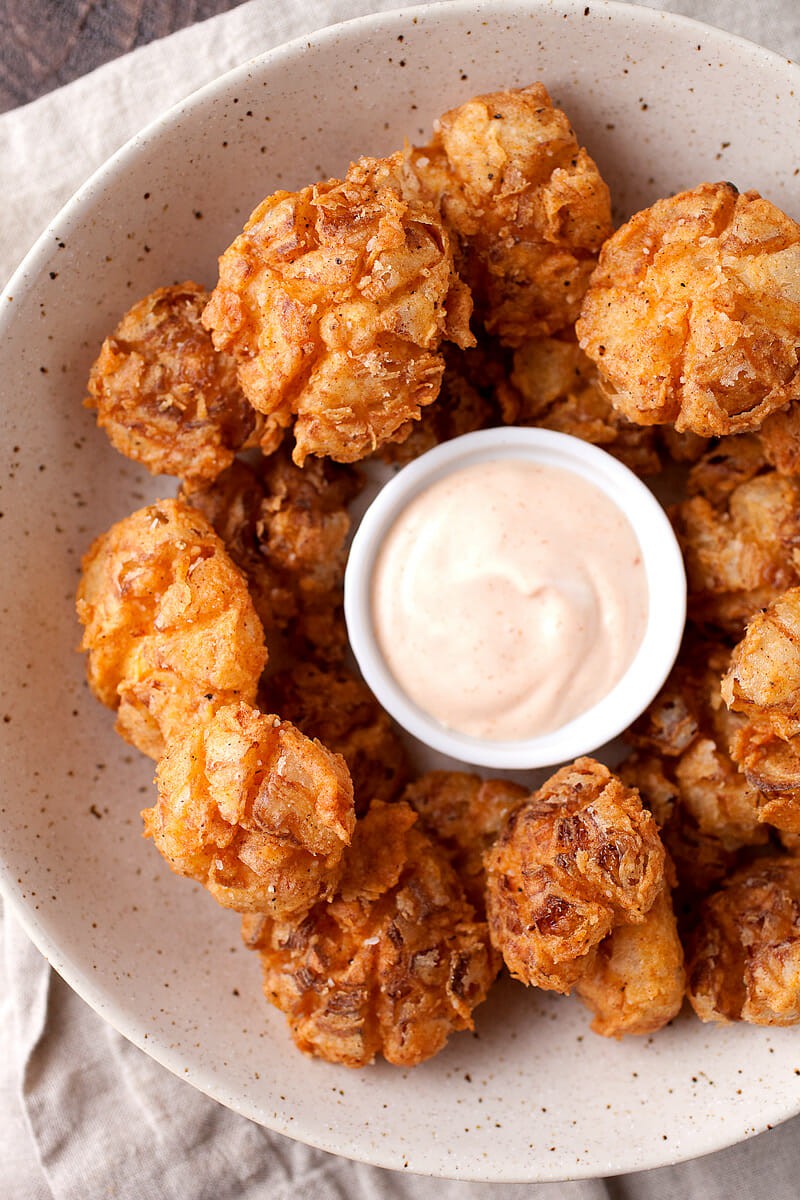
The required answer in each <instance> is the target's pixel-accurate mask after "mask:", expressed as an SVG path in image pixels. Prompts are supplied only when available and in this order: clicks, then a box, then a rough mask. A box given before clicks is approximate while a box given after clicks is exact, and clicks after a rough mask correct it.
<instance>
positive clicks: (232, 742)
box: [142, 704, 355, 919]
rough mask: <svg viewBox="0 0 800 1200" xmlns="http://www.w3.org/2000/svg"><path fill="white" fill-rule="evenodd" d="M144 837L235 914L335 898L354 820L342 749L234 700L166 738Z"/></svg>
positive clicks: (283, 910)
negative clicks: (336, 750)
mask: <svg viewBox="0 0 800 1200" xmlns="http://www.w3.org/2000/svg"><path fill="white" fill-rule="evenodd" d="M156 782H157V784H158V801H157V803H156V804H155V806H154V807H153V808H148V809H146V810H145V811H144V812H143V813H142V816H143V818H144V822H145V835H146V836H148V837H152V838H153V841H154V842H155V844H156V847H157V848H158V850H159V851H160V852H161V854H162V855H163V856H164V858H165V859H166V860H167V862H168V863H169V865H170V867H171V868H172V870H173V871H175V873H176V874H178V875H187V876H188V877H189V878H190V879H196V880H197V881H198V882H199V883H202V884H203V885H204V887H206V888H208V890H209V892H211V894H212V896H213V897H214V898H215V900H217V901H219V903H220V904H221V905H223V907H225V908H232V909H234V910H236V911H237V912H260V913H270V914H271V915H273V916H275V917H278V918H281V919H282V918H285V917H289V916H298V915H301V914H303V913H305V912H307V911H308V909H309V908H310V907H311V906H312V904H315V903H316V902H317V901H318V900H324V899H326V898H327V897H329V896H331V895H332V894H333V892H334V890H335V888H336V885H337V884H338V882H339V878H340V876H341V873H342V857H343V854H344V850H345V847H346V846H347V845H349V843H350V841H351V839H352V835H353V829H354V826H355V814H354V811H353V785H352V783H351V782H350V776H349V774H348V772H347V766H346V764H345V762H344V760H343V759H342V758H340V756H339V755H338V754H333V753H331V751H330V750H327V749H326V748H325V747H324V746H323V745H322V744H321V743H320V742H317V741H313V740H312V739H310V738H307V737H305V736H304V735H303V734H302V733H300V731H299V729H295V727H294V726H293V725H291V724H290V723H289V722H288V721H282V720H281V719H280V717H277V716H272V715H265V714H264V713H260V712H259V711H258V709H255V708H251V706H250V705H248V704H234V705H228V706H227V707H225V708H222V709H220V710H219V712H217V713H215V715H214V716H213V717H212V718H211V719H210V720H208V721H203V720H201V721H196V722H195V723H194V724H192V725H189V726H188V728H187V729H186V730H185V731H184V732H183V733H181V734H176V735H175V736H174V737H173V738H172V739H171V740H170V741H169V743H168V745H167V750H166V752H165V754H164V756H163V758H162V759H161V761H160V762H159V764H158V772H157V776H156Z"/></svg>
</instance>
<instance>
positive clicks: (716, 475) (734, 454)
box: [686, 433, 767, 511]
mask: <svg viewBox="0 0 800 1200" xmlns="http://www.w3.org/2000/svg"><path fill="white" fill-rule="evenodd" d="M766 465H767V460H766V457H765V454H764V448H763V446H762V444H761V437H760V434H755V433H741V434H739V435H738V436H737V437H725V438H719V439H718V440H717V441H716V442H714V443H713V444H712V445H711V446H710V447H709V449H708V450H707V452H706V453H705V454H703V455H702V456H701V457H700V458H699V459H698V460H697V462H695V463H694V465H693V466H692V468H691V470H690V471H689V474H688V476H687V478H686V492H687V495H689V496H690V497H691V496H702V497H703V498H704V499H705V500H707V501H708V502H709V504H711V505H713V507H714V508H715V509H717V510H719V511H722V509H723V508H724V506H725V504H726V502H727V501H728V499H729V498H730V496H731V494H732V493H733V492H735V491H736V489H737V488H738V487H739V486H740V484H743V483H749V482H750V480H751V479H755V477H756V475H761V474H763V472H764V470H765V468H766Z"/></svg>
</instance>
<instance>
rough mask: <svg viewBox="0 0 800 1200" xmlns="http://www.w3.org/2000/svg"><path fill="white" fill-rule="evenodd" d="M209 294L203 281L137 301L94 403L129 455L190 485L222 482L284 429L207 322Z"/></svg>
mask: <svg viewBox="0 0 800 1200" xmlns="http://www.w3.org/2000/svg"><path fill="white" fill-rule="evenodd" d="M208 296H209V293H208V292H206V291H205V289H204V288H202V287H200V285H199V284H197V283H191V282H189V283H182V284H179V285H176V286H174V287H165V288H159V289H158V290H157V291H155V292H152V293H151V294H150V295H149V296H145V298H144V299H143V300H140V301H139V303H138V304H134V306H133V308H131V309H130V310H129V311H128V312H127V313H126V314H125V316H124V317H123V318H122V320H121V321H120V323H119V325H117V327H116V329H115V330H114V332H113V333H112V334H110V335H109V336H108V337H107V338H106V340H105V341H104V342H103V346H102V349H101V350H100V356H99V357H98V359H97V361H96V362H95V363H94V366H93V367H92V369H91V372H90V375H89V395H88V397H87V399H86V401H85V404H86V407H87V408H94V409H96V410H97V423H98V425H100V426H101V428H103V429H105V431H106V433H107V434H108V436H109V438H110V439H111V442H112V443H113V445H114V446H115V447H116V449H117V450H119V451H120V452H121V453H122V454H125V455H127V457H128V458H132V459H133V460H134V461H135V462H139V463H141V464H142V465H143V466H145V467H147V469H148V471H151V472H152V473H153V474H154V475H159V474H165V475H178V476H180V477H181V479H183V480H184V481H185V483H186V485H187V487H190V488H191V487H197V486H198V485H200V484H202V483H207V482H209V481H210V480H212V479H216V477H217V475H219V474H220V472H221V471H224V470H225V468H226V467H227V466H229V465H230V463H231V462H233V457H234V454H235V453H236V451H237V450H240V449H242V448H244V447H246V446H257V445H259V443H261V444H263V445H264V447H265V449H266V451H267V452H269V451H271V450H273V449H274V448H275V446H277V444H278V442H279V441H280V439H281V437H282V436H283V426H282V425H281V424H280V422H278V421H276V420H275V419H273V418H267V417H264V416H262V415H261V414H260V413H257V412H256V411H255V409H254V408H253V407H252V405H251V404H250V403H249V402H248V400H246V399H245V396H244V393H243V392H242V389H241V388H240V386H239V382H238V380H237V378H236V362H235V360H234V359H233V358H232V357H231V356H230V355H229V354H224V353H222V354H218V353H217V352H216V351H215V349H214V345H213V342H212V341H211V337H210V335H209V333H208V332H207V330H205V329H204V328H203V325H202V323H201V321H200V317H201V314H202V312H203V309H204V308H205V306H206V304H207V302H208Z"/></svg>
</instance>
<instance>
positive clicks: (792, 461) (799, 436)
mask: <svg viewBox="0 0 800 1200" xmlns="http://www.w3.org/2000/svg"><path fill="white" fill-rule="evenodd" d="M758 440H759V442H760V443H761V448H762V450H763V452H764V455H765V457H766V459H767V462H769V463H771V464H772V466H773V467H774V468H775V470H776V471H780V473H781V475H800V404H796V403H794V404H790V405H789V406H788V408H784V409H781V411H780V412H776V413H773V414H772V416H770V417H767V419H766V421H765V422H764V424H763V425H762V426H761V428H760V429H759V431H758Z"/></svg>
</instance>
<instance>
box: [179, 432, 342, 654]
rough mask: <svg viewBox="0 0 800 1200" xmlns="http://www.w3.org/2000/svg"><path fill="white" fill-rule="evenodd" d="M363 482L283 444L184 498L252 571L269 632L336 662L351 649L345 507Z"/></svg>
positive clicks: (255, 599)
mask: <svg viewBox="0 0 800 1200" xmlns="http://www.w3.org/2000/svg"><path fill="white" fill-rule="evenodd" d="M360 488H361V479H360V477H359V476H358V474H357V473H356V472H355V471H354V470H353V469H352V468H349V467H342V466H337V465H336V464H335V463H330V462H327V461H324V460H321V459H312V460H311V461H310V462H308V463H307V464H306V466H305V467H303V468H302V469H301V468H300V467H296V466H295V465H294V463H293V462H292V461H291V458H290V457H289V455H288V453H286V452H285V451H284V450H280V451H278V452H277V453H276V454H272V455H271V456H270V457H269V458H267V459H264V460H262V462H261V464H260V466H258V467H255V468H251V467H249V466H247V465H246V464H245V463H243V462H238V461H237V462H235V463H234V464H233V466H232V467H230V468H229V470H228V471H226V472H225V473H224V474H223V475H221V476H220V478H219V479H217V480H216V481H215V482H214V483H213V484H211V485H210V486H208V487H206V488H202V489H199V490H197V491H195V492H192V493H191V494H190V495H188V496H186V497H185V498H186V500H187V501H188V502H189V503H191V504H193V505H194V506H195V508H197V509H198V510H199V511H200V512H201V513H203V515H204V516H205V517H206V518H207V520H208V521H210V522H211V524H212V525H213V526H214V528H215V529H216V531H217V533H218V534H219V536H220V537H221V538H222V540H223V542H224V543H225V545H226V547H227V548H228V551H229V553H230V555H231V557H232V558H233V560H234V562H236V563H237V564H238V565H239V567H241V569H242V570H243V571H244V573H245V575H246V576H247V580H248V583H249V585H250V590H251V593H252V596H253V602H254V604H255V606H256V610H257V611H258V614H259V616H260V618H261V621H262V623H263V625H264V628H265V630H266V631H267V636H268V638H271V636H272V634H273V633H274V632H278V633H280V634H281V635H282V636H284V637H285V638H286V639H287V641H288V642H289V645H290V649H291V650H292V651H293V653H294V654H295V655H296V656H297V657H298V658H303V659H305V658H309V657H310V658H313V659H315V660H319V661H320V662H324V663H331V662H339V661H341V659H342V658H343V657H344V654H345V651H346V649H347V634H346V631H345V627H344V613H343V609H342V597H343V584H344V567H345V559H346V541H347V537H348V534H349V532H350V515H349V513H348V508H347V506H348V504H349V503H350V501H351V500H352V499H353V498H354V497H355V496H356V495H357V494H358V492H359V490H360Z"/></svg>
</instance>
